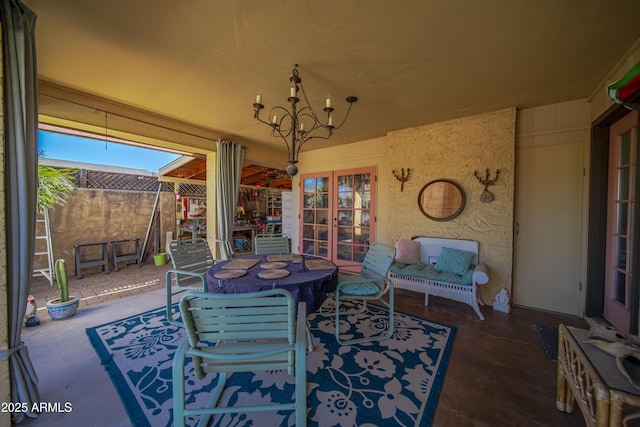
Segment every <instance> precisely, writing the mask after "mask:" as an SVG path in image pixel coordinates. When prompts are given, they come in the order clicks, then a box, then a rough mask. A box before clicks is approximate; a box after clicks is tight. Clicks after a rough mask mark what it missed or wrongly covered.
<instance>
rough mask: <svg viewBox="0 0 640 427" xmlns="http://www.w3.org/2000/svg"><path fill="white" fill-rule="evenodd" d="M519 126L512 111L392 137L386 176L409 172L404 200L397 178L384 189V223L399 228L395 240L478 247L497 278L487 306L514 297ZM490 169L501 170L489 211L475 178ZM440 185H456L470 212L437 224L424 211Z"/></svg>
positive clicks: (484, 290)
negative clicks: (427, 189)
mask: <svg viewBox="0 0 640 427" xmlns="http://www.w3.org/2000/svg"><path fill="white" fill-rule="evenodd" d="M515 120H516V110H515V108H513V109H506V110H501V111H495V112H491V113H487V114H481V115H477V116H471V117H466V118H462V119H456V120H450V121H447V122H442V123H436V124H433V125H427V126H421V127H417V128H412V129H405V130H401V131H397V132H390V133H389V134H388V136H387V138H388V142H389V169H388V170H387V171H385V172H384V173H385V174H387V175H391V170H392V169H395V170H399V169H400V168H405V169H406V168H410V169H411V176H410V178H409V180H408V181H407V182H406V183H405V187H404V192H400V183H399V182H398V181H396V180H395V178H393V177H392V178H391V180H390V181H389V182H388V185H387V188H386V192H387V193H388V194H389V195H390V199H391V198H392V200H393V203H389V204H388V206H386V208H385V209H384V214H382V212H381V214H382V218H384V222H387V223H389V224H392V225H393V226H392V227H390V232H389V235H388V237H389V239H390V240H392V241H393V240H396V239H407V238H410V237H412V236H417V235H418V236H436V237H447V238H456V239H470V240H477V241H478V242H479V249H480V254H479V257H480V262H483V263H486V264H487V265H488V266H489V268H490V270H491V274H490V275H491V280H490V282H489V283H488V284H487V285H485V286H482V287H481V294H482V297H483V300H484V301H485V302H486V303H489V304H491V303H492V301H493V299H494V297H495V295H496V294H497V293H498V292H499V291H500V289H502V288H505V289H507V291H508V292H509V294H511V283H512V265H513V204H514V191H515V187H514V170H515ZM487 168H488V169H490V171H491V177H492V178H493V176H494V174H495V171H496V169H500V175H499V177H498V179H497V181H496V183H495V185H494V186H491V187H489V191H491V192H492V193H493V194H494V195H495V199H494V201H493V202H491V203H483V202H481V201H480V199H479V196H480V194H481V193H482V190H483V186H482V185H481V184H480V183H479V182H478V179H477V178H476V177H475V176H474V172H475V171H478V172H479V174H480V175H481V176H482V177H484V173H485V170H486V169H487ZM441 178H445V179H450V180H453V181H455V182H457V183H458V184H460V185H461V186H462V188H463V190H464V192H465V194H466V204H465V208H464V210H463V211H462V213H461V214H460V215H458V216H457V217H456V218H454V219H452V220H450V221H433V220H431V219H429V218H427V217H426V216H424V215H423V214H422V212H421V211H420V210H419V208H418V195H419V193H420V190H421V189H422V187H423V186H424V185H425V184H427V183H428V182H431V181H433V180H436V179H441Z"/></svg>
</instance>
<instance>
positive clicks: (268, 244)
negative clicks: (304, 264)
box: [253, 234, 290, 255]
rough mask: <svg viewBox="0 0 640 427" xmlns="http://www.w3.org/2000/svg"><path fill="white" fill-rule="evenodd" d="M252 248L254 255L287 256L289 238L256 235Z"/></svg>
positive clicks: (279, 235) (274, 235)
mask: <svg viewBox="0 0 640 427" xmlns="http://www.w3.org/2000/svg"><path fill="white" fill-rule="evenodd" d="M253 248H254V252H255V254H256V255H270V254H288V253H290V250H289V238H288V237H287V236H284V235H282V234H256V237H255V238H254V239H253Z"/></svg>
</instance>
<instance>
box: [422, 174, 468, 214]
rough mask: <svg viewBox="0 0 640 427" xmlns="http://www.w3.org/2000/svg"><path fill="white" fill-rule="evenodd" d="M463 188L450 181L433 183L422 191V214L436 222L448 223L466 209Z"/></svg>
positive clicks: (439, 180)
mask: <svg viewBox="0 0 640 427" xmlns="http://www.w3.org/2000/svg"><path fill="white" fill-rule="evenodd" d="M464 203H465V195H464V191H463V190H462V187H460V186H459V185H458V184H457V183H455V182H453V181H450V180H448V179H437V180H435V181H431V182H430V183H428V184H427V185H425V186H424V187H422V190H420V194H419V195H418V206H419V207H420V210H421V211H422V213H423V214H424V215H425V216H426V217H427V218H429V219H432V220H434V221H448V220H450V219H453V218H455V217H456V216H458V215H459V214H460V212H462V209H464Z"/></svg>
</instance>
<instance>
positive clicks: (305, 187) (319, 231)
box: [300, 173, 332, 259]
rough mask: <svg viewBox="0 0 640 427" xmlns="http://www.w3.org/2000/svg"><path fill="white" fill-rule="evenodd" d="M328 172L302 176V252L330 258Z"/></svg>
mask: <svg viewBox="0 0 640 427" xmlns="http://www.w3.org/2000/svg"><path fill="white" fill-rule="evenodd" d="M329 184H330V173H324V174H319V175H315V176H314V175H305V176H303V177H302V220H301V221H300V223H301V227H302V233H301V234H300V235H301V241H302V245H301V247H302V253H303V254H309V255H317V256H321V257H324V258H329V259H331V255H332V254H331V253H330V245H329V239H330V237H331V236H330V231H331V230H330V228H329V227H330V225H331V222H330V220H329V218H331V215H330V212H331V198H330V196H329V190H330V188H331V187H330V185H329Z"/></svg>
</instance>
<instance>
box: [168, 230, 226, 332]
mask: <svg viewBox="0 0 640 427" xmlns="http://www.w3.org/2000/svg"><path fill="white" fill-rule="evenodd" d="M168 251H169V256H170V257H171V263H172V264H173V269H171V270H169V271H167V276H166V284H167V308H166V310H167V320H168V321H169V323H171V324H173V325H177V326H181V325H182V323H181V322H179V321H178V320H176V317H175V313H174V312H173V308H172V304H173V296H174V295H177V294H180V293H182V292H184V291H187V290H198V291H205V290H206V289H207V270H208V269H209V267H211V266H212V265H214V264H215V263H216V262H217V261H218V260H216V259H214V258H213V256H212V255H211V250H210V248H209V244H208V243H207V240H206V239H202V238H198V239H193V240H173V241H171V242H170V243H169V246H168ZM174 279H175V285H176V286H177V288H178V290H177V291H176V292H174V291H173V287H172V285H173V281H174Z"/></svg>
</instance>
